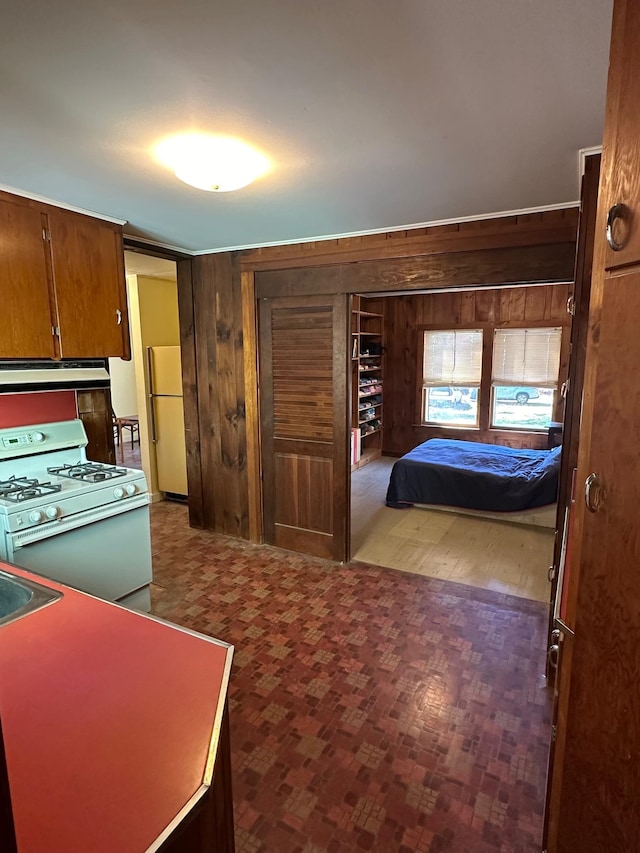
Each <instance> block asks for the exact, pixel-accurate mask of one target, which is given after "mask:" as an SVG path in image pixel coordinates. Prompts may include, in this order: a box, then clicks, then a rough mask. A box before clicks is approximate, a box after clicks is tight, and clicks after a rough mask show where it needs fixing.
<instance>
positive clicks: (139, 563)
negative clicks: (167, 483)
mask: <svg viewBox="0 0 640 853" xmlns="http://www.w3.org/2000/svg"><path fill="white" fill-rule="evenodd" d="M148 500H149V499H148V496H147V495H140V496H139V497H138V498H134V499H133V500H132V501H131V502H127V503H126V504H118V505H117V508H116V507H110V508H109V509H110V513H109V515H108V517H106V518H105V517H99V516H100V515H102V516H104V510H101V512H100V513H97V512H96V511H95V510H93V511H91V512H88V513H83V514H81V515H77V516H70V517H68V518H62V519H60V520H59V521H55V522H50V523H49V524H44V525H42V527H36V528H32V529H31V530H25V531H23V532H19V533H9V534H7V559H8V561H9V562H11V563H14V564H15V565H16V566H20V567H21V568H23V569H29V571H32V572H34V573H35V574H38V575H43V576H44V577H47V578H51V580H55V581H59V582H60V583H64V584H68V585H69V586H73V587H76V589H81V590H82V591H83V592H89V593H91V594H92V595H96V596H98V597H100V598H106V599H108V600H109V601H117V600H118V599H122V598H123V597H125V596H127V595H129V593H131V592H133V591H134V590H138V589H140V588H142V587H146V586H148V584H149V583H150V582H151V537H150V528H149V504H148Z"/></svg>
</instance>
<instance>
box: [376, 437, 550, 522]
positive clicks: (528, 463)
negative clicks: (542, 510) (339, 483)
mask: <svg viewBox="0 0 640 853" xmlns="http://www.w3.org/2000/svg"><path fill="white" fill-rule="evenodd" d="M561 451H562V448H561V447H554V448H553V449H552V450H514V449H513V448H511V447H502V446H500V445H496V444H480V443H478V442H475V441H454V440H448V439H442V438H432V439H430V440H429V441H425V442H424V444H420V445H418V447H415V448H414V449H413V450H411V451H410V452H409V453H407V454H406V455H405V456H403V457H402V458H401V459H399V460H398V461H397V462H396V463H395V464H394V466H393V468H392V470H391V477H390V480H389V488H388V489H387V498H386V503H387V506H390V507H395V508H406V507H409V506H412V505H413V504H430V505H432V504H436V505H438V504H439V505H443V506H455V507H462V508H465V509H471V510H483V511H490V512H517V511H522V510H528V509H532V508H534V507H541V506H546V505H547V504H552V503H553V502H554V501H555V500H556V497H557V491H558V474H559V472H560V453H561Z"/></svg>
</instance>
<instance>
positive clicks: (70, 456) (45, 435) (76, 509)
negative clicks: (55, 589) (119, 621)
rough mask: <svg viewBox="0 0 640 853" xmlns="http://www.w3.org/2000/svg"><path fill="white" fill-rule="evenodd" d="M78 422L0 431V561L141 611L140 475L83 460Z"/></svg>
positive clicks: (144, 517) (144, 603) (146, 571)
mask: <svg viewBox="0 0 640 853" xmlns="http://www.w3.org/2000/svg"><path fill="white" fill-rule="evenodd" d="M86 444H87V437H86V433H85V431H84V427H83V425H82V421H80V420H73V421H62V422H60V423H53V424H38V425H36V426H30V427H18V428H15V429H2V430H0V558H2V559H5V560H7V561H8V562H12V563H14V564H15V565H17V566H21V567H22V568H26V569H29V570H31V571H33V572H36V573H38V574H41V575H45V576H46V577H49V578H52V579H53V580H57V581H60V582H62V583H66V584H70V585H72V586H75V587H77V588H79V589H82V590H84V591H85V592H90V593H92V594H94V595H97V596H100V597H102V598H107V599H110V600H112V601H119V602H120V603H123V604H126V605H127V606H131V607H136V608H138V609H145V610H148V609H149V607H150V600H149V583H150V582H151V544H150V533H149V493H148V489H147V483H146V479H145V476H144V473H143V472H142V471H138V470H135V469H132V468H125V467H123V466H118V465H104V464H102V463H97V462H90V461H88V460H87V457H86V451H85V447H86Z"/></svg>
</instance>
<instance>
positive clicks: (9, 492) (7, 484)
mask: <svg viewBox="0 0 640 853" xmlns="http://www.w3.org/2000/svg"><path fill="white" fill-rule="evenodd" d="M61 489H62V486H61V485H60V484H59V483H49V482H46V483H41V482H40V481H39V480H37V479H35V478H33V477H9V479H8V480H0V500H3V501H11V503H20V502H21V501H28V500H31V498H40V497H45V496H46V495H53V494H55V493H56V492H59V491H60V490H61Z"/></svg>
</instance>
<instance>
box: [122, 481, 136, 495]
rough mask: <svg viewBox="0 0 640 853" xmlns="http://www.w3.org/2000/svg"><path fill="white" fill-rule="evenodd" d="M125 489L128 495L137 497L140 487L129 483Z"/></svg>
mask: <svg viewBox="0 0 640 853" xmlns="http://www.w3.org/2000/svg"><path fill="white" fill-rule="evenodd" d="M125 489H126V490H127V494H128V495H135V493H136V492H137V491H138V487H137V486H136V484H135V483H128V484H127V485H126V486H125Z"/></svg>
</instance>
